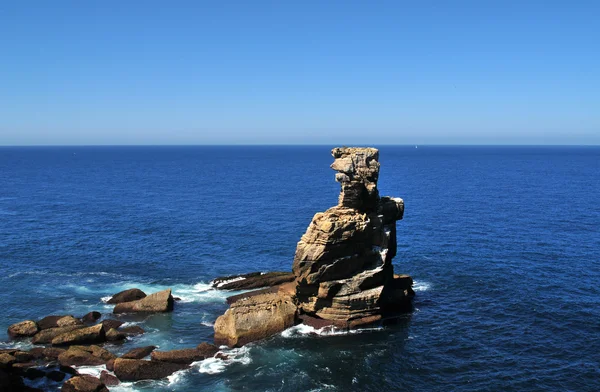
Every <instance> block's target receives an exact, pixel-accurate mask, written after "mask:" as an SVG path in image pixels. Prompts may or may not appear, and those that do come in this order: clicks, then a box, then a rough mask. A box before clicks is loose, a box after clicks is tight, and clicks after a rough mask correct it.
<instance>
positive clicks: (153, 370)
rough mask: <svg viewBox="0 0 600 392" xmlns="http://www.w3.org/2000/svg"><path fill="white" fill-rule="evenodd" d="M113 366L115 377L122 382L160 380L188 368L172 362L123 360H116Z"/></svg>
mask: <svg viewBox="0 0 600 392" xmlns="http://www.w3.org/2000/svg"><path fill="white" fill-rule="evenodd" d="M113 366H114V373H115V375H116V376H117V378H118V379H119V380H121V381H139V380H158V379H161V378H165V377H167V376H170V375H171V374H173V373H175V372H176V371H179V370H183V369H187V367H188V366H187V365H182V364H178V363H171V362H162V361H145V360H142V359H123V358H117V359H115V362H114V365H113Z"/></svg>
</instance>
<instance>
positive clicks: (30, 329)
mask: <svg viewBox="0 0 600 392" xmlns="http://www.w3.org/2000/svg"><path fill="white" fill-rule="evenodd" d="M39 330H40V329H39V327H38V325H37V323H36V322H35V321H32V320H26V321H21V322H20V323H16V324H13V325H11V326H10V327H8V331H7V332H8V336H10V337H11V338H23V337H30V336H33V335H35V334H36V333H37V332H38V331H39Z"/></svg>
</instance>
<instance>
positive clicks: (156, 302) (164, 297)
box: [113, 289, 174, 314]
mask: <svg viewBox="0 0 600 392" xmlns="http://www.w3.org/2000/svg"><path fill="white" fill-rule="evenodd" d="M173 302H174V301H173V296H172V295H171V289H167V290H163V291H159V292H158V293H154V294H150V295H149V296H147V297H145V298H143V299H140V300H137V301H131V302H122V303H119V304H117V306H115V308H114V310H113V313H115V314H118V313H163V312H170V311H172V310H173Z"/></svg>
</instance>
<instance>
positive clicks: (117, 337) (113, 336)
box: [106, 328, 127, 342]
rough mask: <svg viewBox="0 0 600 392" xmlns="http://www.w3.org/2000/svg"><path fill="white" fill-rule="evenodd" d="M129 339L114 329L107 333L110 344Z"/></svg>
mask: <svg viewBox="0 0 600 392" xmlns="http://www.w3.org/2000/svg"><path fill="white" fill-rule="evenodd" d="M125 339H127V335H126V334H125V333H123V332H121V331H117V330H116V329H114V328H111V329H110V330H109V331H108V332H107V333H106V340H107V341H109V342H120V341H123V340H125Z"/></svg>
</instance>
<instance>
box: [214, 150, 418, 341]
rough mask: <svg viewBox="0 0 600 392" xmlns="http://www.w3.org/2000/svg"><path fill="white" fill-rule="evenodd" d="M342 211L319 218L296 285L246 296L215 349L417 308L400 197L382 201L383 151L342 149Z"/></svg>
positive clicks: (222, 327)
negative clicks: (406, 262)
mask: <svg viewBox="0 0 600 392" xmlns="http://www.w3.org/2000/svg"><path fill="white" fill-rule="evenodd" d="M332 155H333V157H334V158H335V160H334V162H333V164H332V165H331V168H332V169H334V170H336V171H337V172H338V173H337V174H336V176H335V179H336V181H338V182H339V183H340V184H341V192H340V196H339V201H338V205H337V206H335V207H332V208H330V209H328V210H327V211H325V212H319V213H317V214H316V215H315V216H314V218H313V219H312V222H311V223H310V225H309V226H308V229H307V230H306V233H304V235H303V236H302V238H301V239H300V241H299V242H298V246H297V248H296V254H295V256H294V262H293V266H292V270H293V273H294V278H295V279H294V281H293V282H291V283H285V284H283V285H281V286H276V287H273V288H271V289H268V290H258V291H255V292H250V293H247V294H245V295H238V296H235V298H234V299H233V300H232V301H230V303H231V308H230V309H228V310H227V311H226V312H225V314H224V315H222V316H220V317H219V318H218V319H217V321H216V322H215V342H216V343H217V344H227V345H229V346H240V345H243V344H246V343H248V342H250V341H254V340H259V339H262V338H265V337H267V336H270V335H273V334H275V333H277V332H280V331H282V330H283V329H285V328H288V327H290V326H292V325H293V324H294V323H297V322H299V321H301V322H304V323H307V324H311V325H314V326H318V327H321V326H325V325H333V326H337V327H342V328H354V327H357V326H360V325H364V324H368V323H372V322H376V321H378V320H381V319H382V318H384V317H386V316H387V315H388V314H390V313H392V312H397V311H402V310H406V309H409V308H410V304H411V299H412V298H413V296H414V292H413V290H412V279H411V278H410V276H407V275H395V274H394V269H393V266H392V258H393V257H394V256H395V255H396V221H398V220H400V219H402V216H403V214H404V202H403V201H402V199H400V198H391V197H380V196H379V191H378V190H377V180H378V178H379V161H378V160H379V151H378V150H376V149H374V148H347V147H342V148H334V149H333V150H332Z"/></svg>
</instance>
